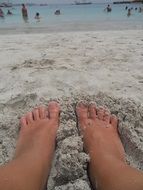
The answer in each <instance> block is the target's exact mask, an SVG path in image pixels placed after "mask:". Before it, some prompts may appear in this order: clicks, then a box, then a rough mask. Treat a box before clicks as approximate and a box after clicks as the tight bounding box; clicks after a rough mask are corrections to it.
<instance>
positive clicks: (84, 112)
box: [76, 102, 88, 120]
mask: <svg viewBox="0 0 143 190" xmlns="http://www.w3.org/2000/svg"><path fill="white" fill-rule="evenodd" d="M76 113H77V116H78V119H79V120H86V119H88V107H87V106H86V105H85V104H84V103H82V102H80V103H78V104H77V107H76Z"/></svg>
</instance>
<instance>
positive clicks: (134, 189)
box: [76, 103, 143, 190]
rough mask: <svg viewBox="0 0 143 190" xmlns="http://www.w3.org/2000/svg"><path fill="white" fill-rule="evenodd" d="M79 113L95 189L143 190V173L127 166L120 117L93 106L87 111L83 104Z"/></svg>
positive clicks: (78, 109)
mask: <svg viewBox="0 0 143 190" xmlns="http://www.w3.org/2000/svg"><path fill="white" fill-rule="evenodd" d="M76 111H77V116H78V123H79V126H80V129H81V133H82V134H83V141H84V147H85V150H86V152H87V153H89V155H90V158H91V160H90V163H89V173H90V177H91V181H92V184H93V187H95V186H96V187H97V189H100V190H123V189H126V190H142V189H143V173H142V172H140V171H138V170H137V169H134V168H132V167H130V166H128V165H127V164H126V161H125V153H124V148H123V145H122V143H121V140H120V138H119V136H118V131H117V124H118V120H117V118H116V116H114V115H111V114H110V112H109V110H107V109H104V108H98V109H97V108H96V106H95V105H93V104H92V105H90V106H89V107H87V106H86V105H84V104H82V103H80V104H78V106H77V109H76ZM95 182H96V185H95Z"/></svg>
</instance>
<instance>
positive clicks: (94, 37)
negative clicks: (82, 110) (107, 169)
mask: <svg viewBox="0 0 143 190" xmlns="http://www.w3.org/2000/svg"><path fill="white" fill-rule="evenodd" d="M0 59H1V61H0V81H1V82H0V164H3V163H6V162H8V160H9V159H11V158H12V155H13V151H14V148H15V143H16V139H17V135H18V131H19V118H20V116H22V115H23V114H24V113H25V112H27V111H28V110H31V109H32V108H33V107H34V106H37V105H39V104H45V105H47V104H48V102H49V101H50V100H57V101H58V102H59V103H60V104H61V107H62V113H61V125H60V129H59V132H58V135H57V149H56V154H55V159H54V162H53V168H52V172H51V175H50V179H49V181H48V186H47V187H48V190H53V189H55V190H68V189H70V190H84V189H85V190H90V189H91V187H90V183H89V180H88V176H87V170H86V168H87V163H88V161H89V157H88V155H86V154H85V153H84V152H83V143H82V138H81V137H80V135H79V133H78V130H77V127H76V115H75V105H76V103H77V102H78V101H79V100H81V99H82V100H85V101H87V102H90V101H94V102H96V103H97V105H106V106H108V107H109V108H110V109H111V111H112V113H114V114H116V115H118V117H119V119H120V123H119V132H120V136H121V139H122V142H123V144H124V147H125V150H126V154H127V160H128V162H129V164H131V165H133V166H135V167H136V168H138V169H141V170H143V74H142V72H143V31H142V30H124V31H93V32H88V31H87V32H61V33H43V34H42V33H40V34H13V35H10V34H7V35H0ZM69 149H70V151H69ZM66 160H68V162H66ZM74 163H75V164H74Z"/></svg>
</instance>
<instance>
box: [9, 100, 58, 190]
mask: <svg viewBox="0 0 143 190" xmlns="http://www.w3.org/2000/svg"><path fill="white" fill-rule="evenodd" d="M59 112H60V107H59V105H58V104H57V103H56V102H51V103H49V105H48V107H47V108H46V107H43V106H41V107H39V108H36V109H34V110H33V111H32V112H29V113H27V114H26V115H25V116H24V117H22V118H21V130H20V135H19V138H18V142H17V146H16V153H15V157H14V160H13V162H12V164H13V165H15V166H16V168H18V166H17V163H18V162H20V163H21V164H20V168H21V167H23V168H21V172H23V174H22V175H23V179H24V178H25V179H26V180H27V179H28V178H30V181H31V182H30V184H29V186H28V182H26V183H27V188H25V189H27V190H29V189H31V190H32V189H34V188H35V189H38V190H42V189H43V187H44V185H45V183H46V180H47V178H48V174H49V171H50V167H51V162H52V158H53V154H54V150H55V140H56V134H57V129H58V127H59ZM12 164H11V165H12ZM20 168H19V169H20ZM21 178H22V177H21ZM21 178H20V179H21ZM33 184H35V185H33ZM21 186H22V184H21ZM24 186H25V185H24Z"/></svg>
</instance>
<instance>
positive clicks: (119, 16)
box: [0, 4, 143, 28]
mask: <svg viewBox="0 0 143 190" xmlns="http://www.w3.org/2000/svg"><path fill="white" fill-rule="evenodd" d="M106 6H107V4H92V5H49V6H29V7H27V9H28V14H29V20H28V23H25V22H24V20H23V19H22V16H21V7H13V8H10V10H11V11H12V12H13V14H14V15H12V16H7V15H6V13H7V9H6V8H3V11H4V12H5V18H4V19H2V18H1V19H0V28H5V27H20V26H25V27H26V26H33V27H48V26H52V25H60V24H61V25H62V26H63V25H64V24H67V25H68V24H79V25H80V24H88V23H90V24H92V25H96V24H97V23H102V24H103V25H104V23H106V24H107V23H109V24H112V23H114V24H118V23H119V25H121V23H123V24H124V23H125V25H128V24H130V25H132V24H133V26H134V24H136V26H139V27H141V28H142V27H143V13H139V12H138V11H135V10H132V15H131V16H130V17H127V11H126V10H125V6H128V7H133V8H135V7H140V6H141V7H143V4H130V5H125V4H124V5H123V4H122V5H111V6H112V12H111V13H107V12H105V11H104V8H105V7H106ZM56 9H60V10H61V13H62V14H61V15H59V16H56V15H54V12H55V10H56ZM36 12H39V13H40V16H41V20H40V22H37V21H36V20H35V19H34V16H35V13H36ZM110 26H111V25H110Z"/></svg>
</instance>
